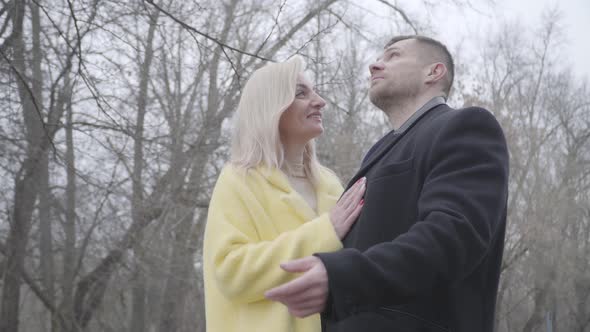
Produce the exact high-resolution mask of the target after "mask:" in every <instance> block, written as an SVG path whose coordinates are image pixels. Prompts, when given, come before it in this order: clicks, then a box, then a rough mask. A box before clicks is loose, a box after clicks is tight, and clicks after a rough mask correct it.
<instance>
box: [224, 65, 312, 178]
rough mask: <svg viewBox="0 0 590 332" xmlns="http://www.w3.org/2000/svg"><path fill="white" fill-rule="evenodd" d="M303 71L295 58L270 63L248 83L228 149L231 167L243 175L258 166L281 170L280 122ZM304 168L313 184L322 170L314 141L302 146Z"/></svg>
mask: <svg viewBox="0 0 590 332" xmlns="http://www.w3.org/2000/svg"><path fill="white" fill-rule="evenodd" d="M303 69H304V62H303V59H302V58H301V57H300V56H297V55H296V56H293V57H291V58H290V59H289V60H287V61H285V62H281V63H269V64H267V65H265V66H264V67H262V68H260V69H258V70H256V71H255V72H254V73H253V74H252V76H251V77H250V79H248V82H246V85H245V86H244V89H243V90H242V96H241V97H240V103H239V104H238V109H237V111H236V114H235V118H234V131H233V137H232V148H231V163H232V164H233V165H234V166H236V167H237V168H239V169H242V170H245V171H247V170H249V169H251V168H255V167H258V166H266V167H268V168H278V169H280V168H281V167H282V166H283V163H284V161H285V158H284V157H285V156H284V149H283V144H282V142H281V137H280V133H279V120H280V118H281V115H282V114H283V112H284V111H285V110H287V108H288V107H289V106H290V105H291V103H293V101H294V100H295V88H296V86H297V76H298V75H299V74H300V73H302V72H303ZM303 165H304V168H305V172H306V173H307V174H308V176H309V178H310V180H312V182H315V181H316V180H317V179H318V176H319V171H320V169H321V168H323V166H321V165H320V163H319V162H318V160H317V156H316V150H315V142H314V140H313V139H312V140H310V141H309V142H307V144H306V145H305V150H304V154H303Z"/></svg>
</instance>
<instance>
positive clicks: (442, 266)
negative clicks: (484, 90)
mask: <svg viewBox="0 0 590 332" xmlns="http://www.w3.org/2000/svg"><path fill="white" fill-rule="evenodd" d="M362 176H365V177H366V178H367V190H366V192H365V205H364V207H363V210H362V213H361V215H360V216H359V219H358V220H357V222H356V223H355V225H354V226H353V228H352V229H351V231H350V232H349V234H348V235H347V236H346V238H345V240H344V247H345V248H344V249H342V250H340V251H338V252H334V253H320V254H316V255H317V256H318V257H320V259H321V260H322V261H323V263H324V265H325V267H326V269H327V271H328V278H329V288H330V295H329V298H328V304H327V306H326V310H325V312H323V313H322V326H323V330H324V331H330V332H332V331H339V332H348V331H366V332H379V331H394V332H418V331H420V332H427V331H432V332H434V331H437V332H438V331H453V332H491V331H492V330H493V325H494V309H495V303H496V293H497V289H498V280H499V277H500V266H501V262H502V252H503V248H504V233H505V228H506V202H507V196H508V150H507V147H506V140H505V138H504V134H503V132H502V129H501V128H500V125H499V124H498V122H497V121H496V119H495V118H494V116H493V115H492V114H491V113H490V112H488V111H486V110H484V109H481V108H475V107H470V108H465V109H460V110H454V109H451V108H450V107H448V106H447V105H446V104H443V105H439V106H436V107H434V108H433V109H431V110H429V111H427V112H426V113H425V114H423V115H422V116H421V117H420V118H418V119H417V120H416V121H415V122H414V123H413V124H412V125H411V126H410V127H409V128H408V129H407V130H406V131H405V132H403V133H401V134H395V133H394V134H391V133H390V134H388V135H386V136H385V137H384V138H383V139H382V140H381V141H380V142H379V143H378V145H377V146H376V147H374V149H372V152H371V153H370V155H369V156H368V157H367V158H366V160H365V161H364V162H363V165H362V167H361V169H360V170H359V172H358V173H357V174H356V175H355V176H354V177H353V179H352V180H351V181H350V183H349V185H348V187H350V186H351V185H352V184H353V183H354V182H356V180H357V179H359V178H360V177H362Z"/></svg>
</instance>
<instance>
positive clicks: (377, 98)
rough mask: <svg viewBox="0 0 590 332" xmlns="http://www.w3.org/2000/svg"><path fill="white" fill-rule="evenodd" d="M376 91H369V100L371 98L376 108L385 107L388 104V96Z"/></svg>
mask: <svg viewBox="0 0 590 332" xmlns="http://www.w3.org/2000/svg"><path fill="white" fill-rule="evenodd" d="M376 92H377V91H369V100H371V103H373V105H375V106H376V107H377V108H379V109H381V110H383V109H386V108H387V105H388V104H389V103H388V100H389V98H387V97H384V96H382V95H380V94H378V93H376Z"/></svg>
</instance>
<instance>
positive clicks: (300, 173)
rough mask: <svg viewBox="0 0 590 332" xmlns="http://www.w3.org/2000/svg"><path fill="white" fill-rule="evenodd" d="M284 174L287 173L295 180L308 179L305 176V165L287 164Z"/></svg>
mask: <svg viewBox="0 0 590 332" xmlns="http://www.w3.org/2000/svg"><path fill="white" fill-rule="evenodd" d="M283 168H284V172H285V173H287V175H288V176H290V177H294V178H307V175H306V174H305V166H303V164H287V163H285V166H284V167H283Z"/></svg>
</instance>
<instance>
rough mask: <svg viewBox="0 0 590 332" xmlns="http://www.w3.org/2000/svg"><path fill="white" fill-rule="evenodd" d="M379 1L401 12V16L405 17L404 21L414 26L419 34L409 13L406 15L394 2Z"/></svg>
mask: <svg viewBox="0 0 590 332" xmlns="http://www.w3.org/2000/svg"><path fill="white" fill-rule="evenodd" d="M377 1H379V2H381V3H382V4H384V5H386V6H388V7H389V8H391V9H393V10H394V11H396V12H397V13H398V14H400V15H401V17H402V18H403V19H404V21H405V22H406V23H407V24H408V25H409V26H410V27H411V28H412V30H414V33H415V34H418V29H416V27H415V26H414V23H412V21H411V20H410V18H409V17H408V15H406V12H404V11H403V10H402V9H401V8H399V7H398V6H396V5H392V4H390V3H389V2H387V1H385V0H377Z"/></svg>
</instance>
